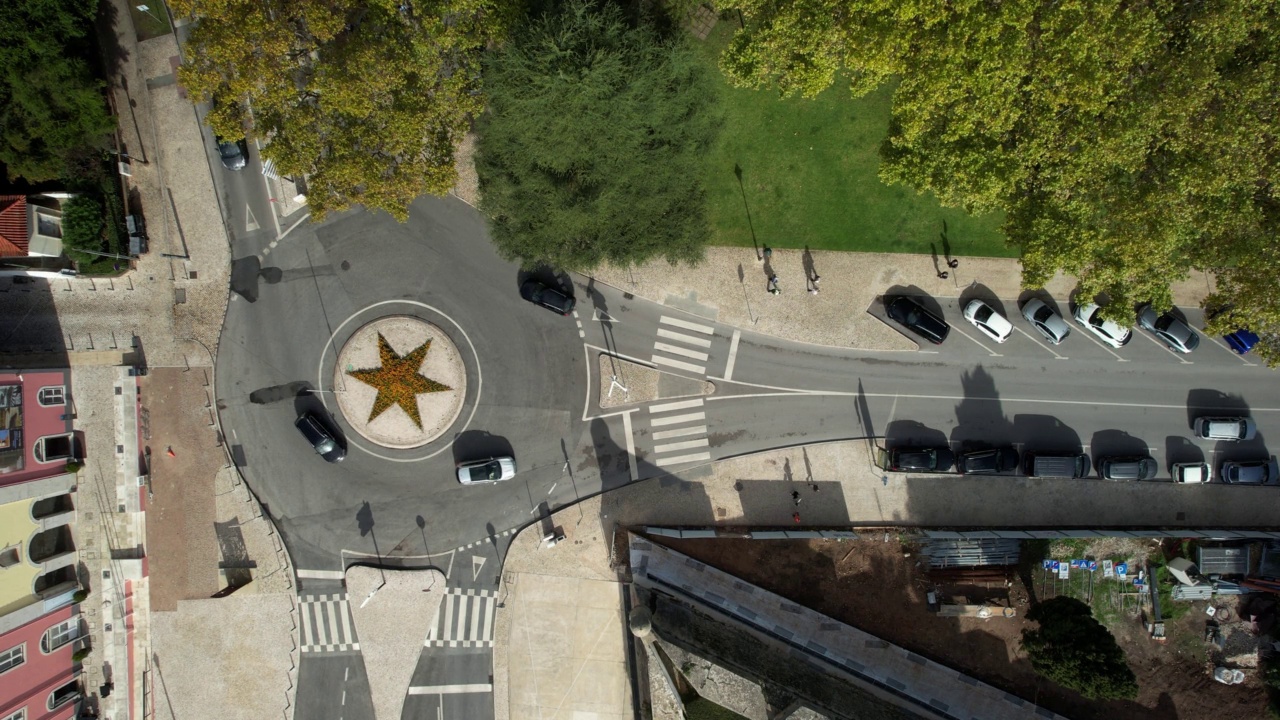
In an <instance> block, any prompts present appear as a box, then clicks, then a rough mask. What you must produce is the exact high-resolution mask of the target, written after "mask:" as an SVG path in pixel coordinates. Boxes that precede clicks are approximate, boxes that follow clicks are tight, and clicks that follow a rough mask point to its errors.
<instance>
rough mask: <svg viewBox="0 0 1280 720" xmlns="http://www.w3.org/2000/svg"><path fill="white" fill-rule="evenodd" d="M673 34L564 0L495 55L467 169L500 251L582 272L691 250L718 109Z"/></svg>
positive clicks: (697, 248)
mask: <svg viewBox="0 0 1280 720" xmlns="http://www.w3.org/2000/svg"><path fill="white" fill-rule="evenodd" d="M686 42H687V41H686V40H685V38H684V37H682V36H677V37H674V38H664V37H662V36H660V35H659V34H658V33H657V31H655V30H654V29H653V27H652V25H650V24H648V23H647V22H645V21H643V20H641V21H640V22H638V23H631V22H628V20H627V19H626V18H624V17H623V15H622V12H621V11H620V10H619V9H618V8H617V7H616V6H614V5H612V4H607V3H603V2H602V3H600V4H596V3H593V2H590V0H570V1H569V2H568V3H566V4H565V5H564V6H563V7H562V8H561V9H560V10H559V11H556V12H554V13H553V14H550V15H547V16H544V17H542V18H541V19H539V20H536V21H535V22H533V23H532V24H531V25H530V27H529V28H528V29H527V30H526V31H525V32H523V33H521V34H520V35H519V36H518V37H516V38H515V39H514V40H513V42H512V43H511V44H510V45H508V46H506V47H504V48H502V49H500V50H498V51H497V52H496V53H495V54H494V56H493V57H492V58H491V59H490V61H489V62H488V63H487V65H486V67H485V86H486V90H487V92H488V94H489V110H488V112H487V113H486V114H485V115H484V117H483V118H482V119H481V122H480V124H479V127H478V132H479V142H478V146H477V159H476V170H477V172H478V174H479V177H480V190H481V209H482V210H483V211H484V212H485V213H486V214H488V215H489V219H490V227H491V230H492V234H493V239H494V243H495V244H496V245H497V247H498V250H499V252H501V253H502V254H503V255H505V256H506V257H508V258H513V259H516V258H518V259H520V260H522V261H524V262H525V263H526V264H527V265H528V264H536V263H544V262H545V263H550V264H552V265H556V266H560V267H567V268H575V269H583V270H585V269H589V268H591V267H594V266H595V265H597V264H599V263H600V262H602V261H605V260H607V261H609V262H613V263H619V264H627V263H639V262H644V261H645V260H648V259H651V258H655V257H663V258H666V259H667V260H668V261H670V262H672V263H675V262H679V261H685V262H694V261H696V260H698V259H700V258H701V257H702V251H703V247H704V245H705V244H706V241H707V238H708V235H709V233H710V230H709V228H708V225H707V220H706V211H705V204H704V191H703V188H702V183H701V179H700V178H701V177H702V165H701V162H702V153H703V152H704V151H705V150H706V148H708V147H709V146H710V145H711V143H712V141H713V140H714V138H715V134H716V130H717V128H718V121H717V116H716V114H715V108H714V103H715V97H716V95H715V92H714V88H713V87H712V86H711V85H710V81H711V80H712V78H711V76H710V74H709V73H708V72H707V71H706V70H705V69H704V68H703V67H702V66H701V65H699V63H698V62H697V60H696V58H695V57H694V55H693V54H692V50H691V49H690V48H689V46H688V45H687V44H686Z"/></svg>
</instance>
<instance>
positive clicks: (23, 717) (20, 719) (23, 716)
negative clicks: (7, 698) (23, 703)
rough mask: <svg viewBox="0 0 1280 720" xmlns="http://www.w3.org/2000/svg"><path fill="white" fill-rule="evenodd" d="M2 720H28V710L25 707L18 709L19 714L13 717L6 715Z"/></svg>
mask: <svg viewBox="0 0 1280 720" xmlns="http://www.w3.org/2000/svg"><path fill="white" fill-rule="evenodd" d="M0 720H27V709H26V708H24V707H23V708H18V710H17V712H15V713H13V714H12V715H5V716H4V717H2V718H0Z"/></svg>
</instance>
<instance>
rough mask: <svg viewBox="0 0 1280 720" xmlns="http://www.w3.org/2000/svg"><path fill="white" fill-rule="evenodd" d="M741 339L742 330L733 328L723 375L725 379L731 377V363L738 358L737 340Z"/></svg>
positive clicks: (730, 378)
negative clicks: (727, 362) (727, 360)
mask: <svg viewBox="0 0 1280 720" xmlns="http://www.w3.org/2000/svg"><path fill="white" fill-rule="evenodd" d="M741 339H742V331H741V330H734V331H733V339H732V340H730V341H729V364H728V365H725V368H724V377H725V379H726V380H732V379H733V364H734V363H735V362H736V361H737V360H738V341H739V340H741Z"/></svg>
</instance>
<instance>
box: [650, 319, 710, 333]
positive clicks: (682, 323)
mask: <svg viewBox="0 0 1280 720" xmlns="http://www.w3.org/2000/svg"><path fill="white" fill-rule="evenodd" d="M658 322H659V323H661V324H663V325H674V326H675V327H678V328H684V329H685V330H692V331H694V332H700V333H702V334H703V335H714V334H715V333H716V329H715V328H713V327H711V326H710V325H699V324H698V323H691V322H689V321H688V320H680V319H677V318H673V317H667V316H666V315H663V316H662V317H660V318H658Z"/></svg>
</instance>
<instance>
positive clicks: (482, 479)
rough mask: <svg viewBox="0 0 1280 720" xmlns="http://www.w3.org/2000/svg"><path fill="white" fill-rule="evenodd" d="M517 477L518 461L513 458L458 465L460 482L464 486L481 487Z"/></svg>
mask: <svg viewBox="0 0 1280 720" xmlns="http://www.w3.org/2000/svg"><path fill="white" fill-rule="evenodd" d="M515 475H516V460H515V458H512V457H493V458H485V459H484V460H470V461H467V462H461V463H458V482H460V483H462V484H463V485H479V484H481V483H495V482H502V481H503V480H510V479H511V478H513V477H515Z"/></svg>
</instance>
